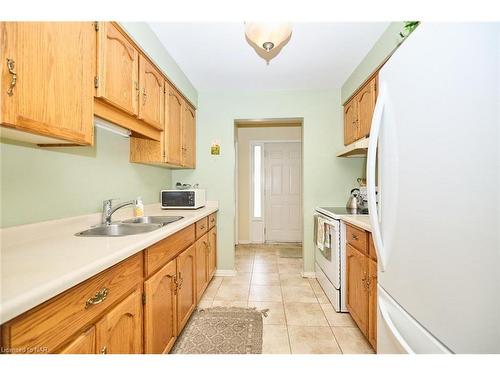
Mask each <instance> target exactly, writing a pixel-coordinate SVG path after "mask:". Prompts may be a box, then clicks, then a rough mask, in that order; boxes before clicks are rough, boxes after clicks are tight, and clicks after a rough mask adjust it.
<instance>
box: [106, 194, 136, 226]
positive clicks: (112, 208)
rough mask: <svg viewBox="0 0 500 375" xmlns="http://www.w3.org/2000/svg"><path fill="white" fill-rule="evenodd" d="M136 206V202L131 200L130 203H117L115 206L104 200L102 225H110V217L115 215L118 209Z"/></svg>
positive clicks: (109, 200) (110, 201) (110, 200)
mask: <svg viewBox="0 0 500 375" xmlns="http://www.w3.org/2000/svg"><path fill="white" fill-rule="evenodd" d="M131 205H134V206H135V205H137V200H136V199H133V200H131V201H127V202H123V203H119V204H117V205H116V206H113V205H112V199H106V200H104V201H103V202H102V224H106V225H110V224H111V216H112V215H113V214H114V213H115V211H117V210H119V209H120V208H123V207H126V206H131Z"/></svg>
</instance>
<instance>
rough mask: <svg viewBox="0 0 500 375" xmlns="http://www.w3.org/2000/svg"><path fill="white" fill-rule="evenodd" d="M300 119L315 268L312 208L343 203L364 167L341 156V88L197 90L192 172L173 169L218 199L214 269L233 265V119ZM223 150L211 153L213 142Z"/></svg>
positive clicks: (307, 234) (308, 246)
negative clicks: (217, 229)
mask: <svg viewBox="0 0 500 375" xmlns="http://www.w3.org/2000/svg"><path fill="white" fill-rule="evenodd" d="M289 117H302V118H304V125H303V158H304V167H303V194H304V201H303V204H304V268H305V271H308V272H309V271H313V270H314V249H313V244H312V242H313V237H312V234H313V233H312V232H313V212H314V208H315V207H316V206H322V205H324V206H327V205H340V206H343V205H345V202H346V201H347V198H348V193H349V190H350V189H351V188H352V187H353V186H355V184H356V178H357V177H359V173H360V171H362V163H363V159H343V158H337V157H335V153H336V152H337V151H338V150H340V149H341V148H342V146H343V126H342V107H341V103H340V90H338V89H337V90H328V91H318V90H316V91H260V92H250V91H245V92H200V93H199V97H198V111H197V139H196V146H197V160H196V163H197V165H196V170H174V171H172V180H173V182H176V181H182V182H187V183H196V182H199V183H200V184H201V186H202V187H205V188H206V189H207V196H208V199H210V200H218V201H219V209H220V211H219V215H218V219H217V220H218V228H219V234H218V240H219V245H218V254H217V255H218V268H220V269H223V270H230V269H233V267H234V242H235V239H234V232H235V230H234V224H235V223H234V219H235V182H234V168H235V161H236V160H235V150H234V135H235V131H234V120H235V119H251V118H289ZM216 139H217V140H220V142H221V154H220V155H219V156H212V155H210V145H211V142H212V141H213V140H216Z"/></svg>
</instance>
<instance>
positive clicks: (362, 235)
mask: <svg viewBox="0 0 500 375" xmlns="http://www.w3.org/2000/svg"><path fill="white" fill-rule="evenodd" d="M346 234H347V243H348V244H349V245H351V246H352V247H354V248H356V249H357V250H359V251H361V252H362V253H363V254H366V255H368V233H367V232H365V231H364V230H363V229H359V228H356V227H353V226H351V225H348V224H346Z"/></svg>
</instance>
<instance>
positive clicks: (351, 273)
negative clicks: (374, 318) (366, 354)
mask: <svg viewBox="0 0 500 375" xmlns="http://www.w3.org/2000/svg"><path fill="white" fill-rule="evenodd" d="M346 254H347V259H346V266H347V267H346V268H347V309H348V310H349V313H350V314H351V316H352V318H353V319H354V321H355V322H356V324H357V325H358V327H359V329H360V330H361V332H363V334H364V335H365V336H368V289H367V283H368V279H369V278H368V257H366V256H365V255H363V254H362V253H360V252H359V251H358V250H356V249H355V248H353V247H352V246H351V245H349V244H347V245H346Z"/></svg>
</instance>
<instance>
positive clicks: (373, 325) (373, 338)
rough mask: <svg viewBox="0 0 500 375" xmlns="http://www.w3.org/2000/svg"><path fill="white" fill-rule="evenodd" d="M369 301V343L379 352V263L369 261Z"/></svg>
mask: <svg viewBox="0 0 500 375" xmlns="http://www.w3.org/2000/svg"><path fill="white" fill-rule="evenodd" d="M368 277H369V280H370V283H369V300H368V341H369V342H370V344H371V345H372V346H373V348H374V349H375V350H377V262H375V261H374V260H373V259H369V260H368Z"/></svg>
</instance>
